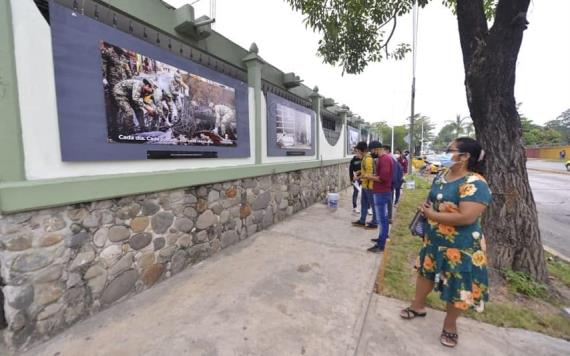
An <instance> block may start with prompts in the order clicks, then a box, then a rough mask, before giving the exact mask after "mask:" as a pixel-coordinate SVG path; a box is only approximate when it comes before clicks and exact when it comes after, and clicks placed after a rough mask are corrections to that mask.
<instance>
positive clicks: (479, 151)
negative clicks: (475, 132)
mask: <svg viewBox="0 0 570 356" xmlns="http://www.w3.org/2000/svg"><path fill="white" fill-rule="evenodd" d="M455 142H456V144H457V149H458V150H459V151H460V152H461V153H469V155H470V157H469V161H468V162H467V169H468V170H469V171H471V172H475V173H479V174H481V175H484V174H485V168H486V167H485V158H486V157H485V153H486V152H485V150H484V149H483V148H482V147H481V144H480V143H479V142H478V141H477V140H474V139H472V138H471V137H459V138H457V139H455Z"/></svg>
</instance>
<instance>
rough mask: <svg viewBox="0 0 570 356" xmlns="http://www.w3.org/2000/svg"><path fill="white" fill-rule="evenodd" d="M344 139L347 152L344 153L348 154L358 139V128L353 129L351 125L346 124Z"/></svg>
mask: <svg viewBox="0 0 570 356" xmlns="http://www.w3.org/2000/svg"><path fill="white" fill-rule="evenodd" d="M346 139H347V146H346V149H347V152H346V153H348V154H350V153H352V150H353V149H354V147H355V146H356V145H357V144H358V142H359V141H360V130H358V129H355V128H354V127H351V126H347V135H346Z"/></svg>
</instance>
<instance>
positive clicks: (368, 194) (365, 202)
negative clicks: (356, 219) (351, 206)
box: [360, 188, 378, 225]
mask: <svg viewBox="0 0 570 356" xmlns="http://www.w3.org/2000/svg"><path fill="white" fill-rule="evenodd" d="M368 208H372V221H371V222H370V224H372V225H377V224H378V219H377V218H376V210H375V209H374V200H373V198H372V189H364V188H362V192H361V196H360V223H362V224H365V223H366V215H368Z"/></svg>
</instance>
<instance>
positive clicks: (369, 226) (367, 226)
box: [364, 223, 378, 230]
mask: <svg viewBox="0 0 570 356" xmlns="http://www.w3.org/2000/svg"><path fill="white" fill-rule="evenodd" d="M364 228H365V229H366V230H376V229H377V228H378V225H376V224H371V223H368V224H366V225H365V226H364Z"/></svg>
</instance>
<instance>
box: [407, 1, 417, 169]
mask: <svg viewBox="0 0 570 356" xmlns="http://www.w3.org/2000/svg"><path fill="white" fill-rule="evenodd" d="M417 21H418V7H417V2H416V1H415V0H414V7H413V9H412V25H413V43H412V104H411V115H410V147H409V151H410V159H409V161H408V172H410V173H412V160H413V158H414V115H415V112H414V105H415V100H416V47H417Z"/></svg>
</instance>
